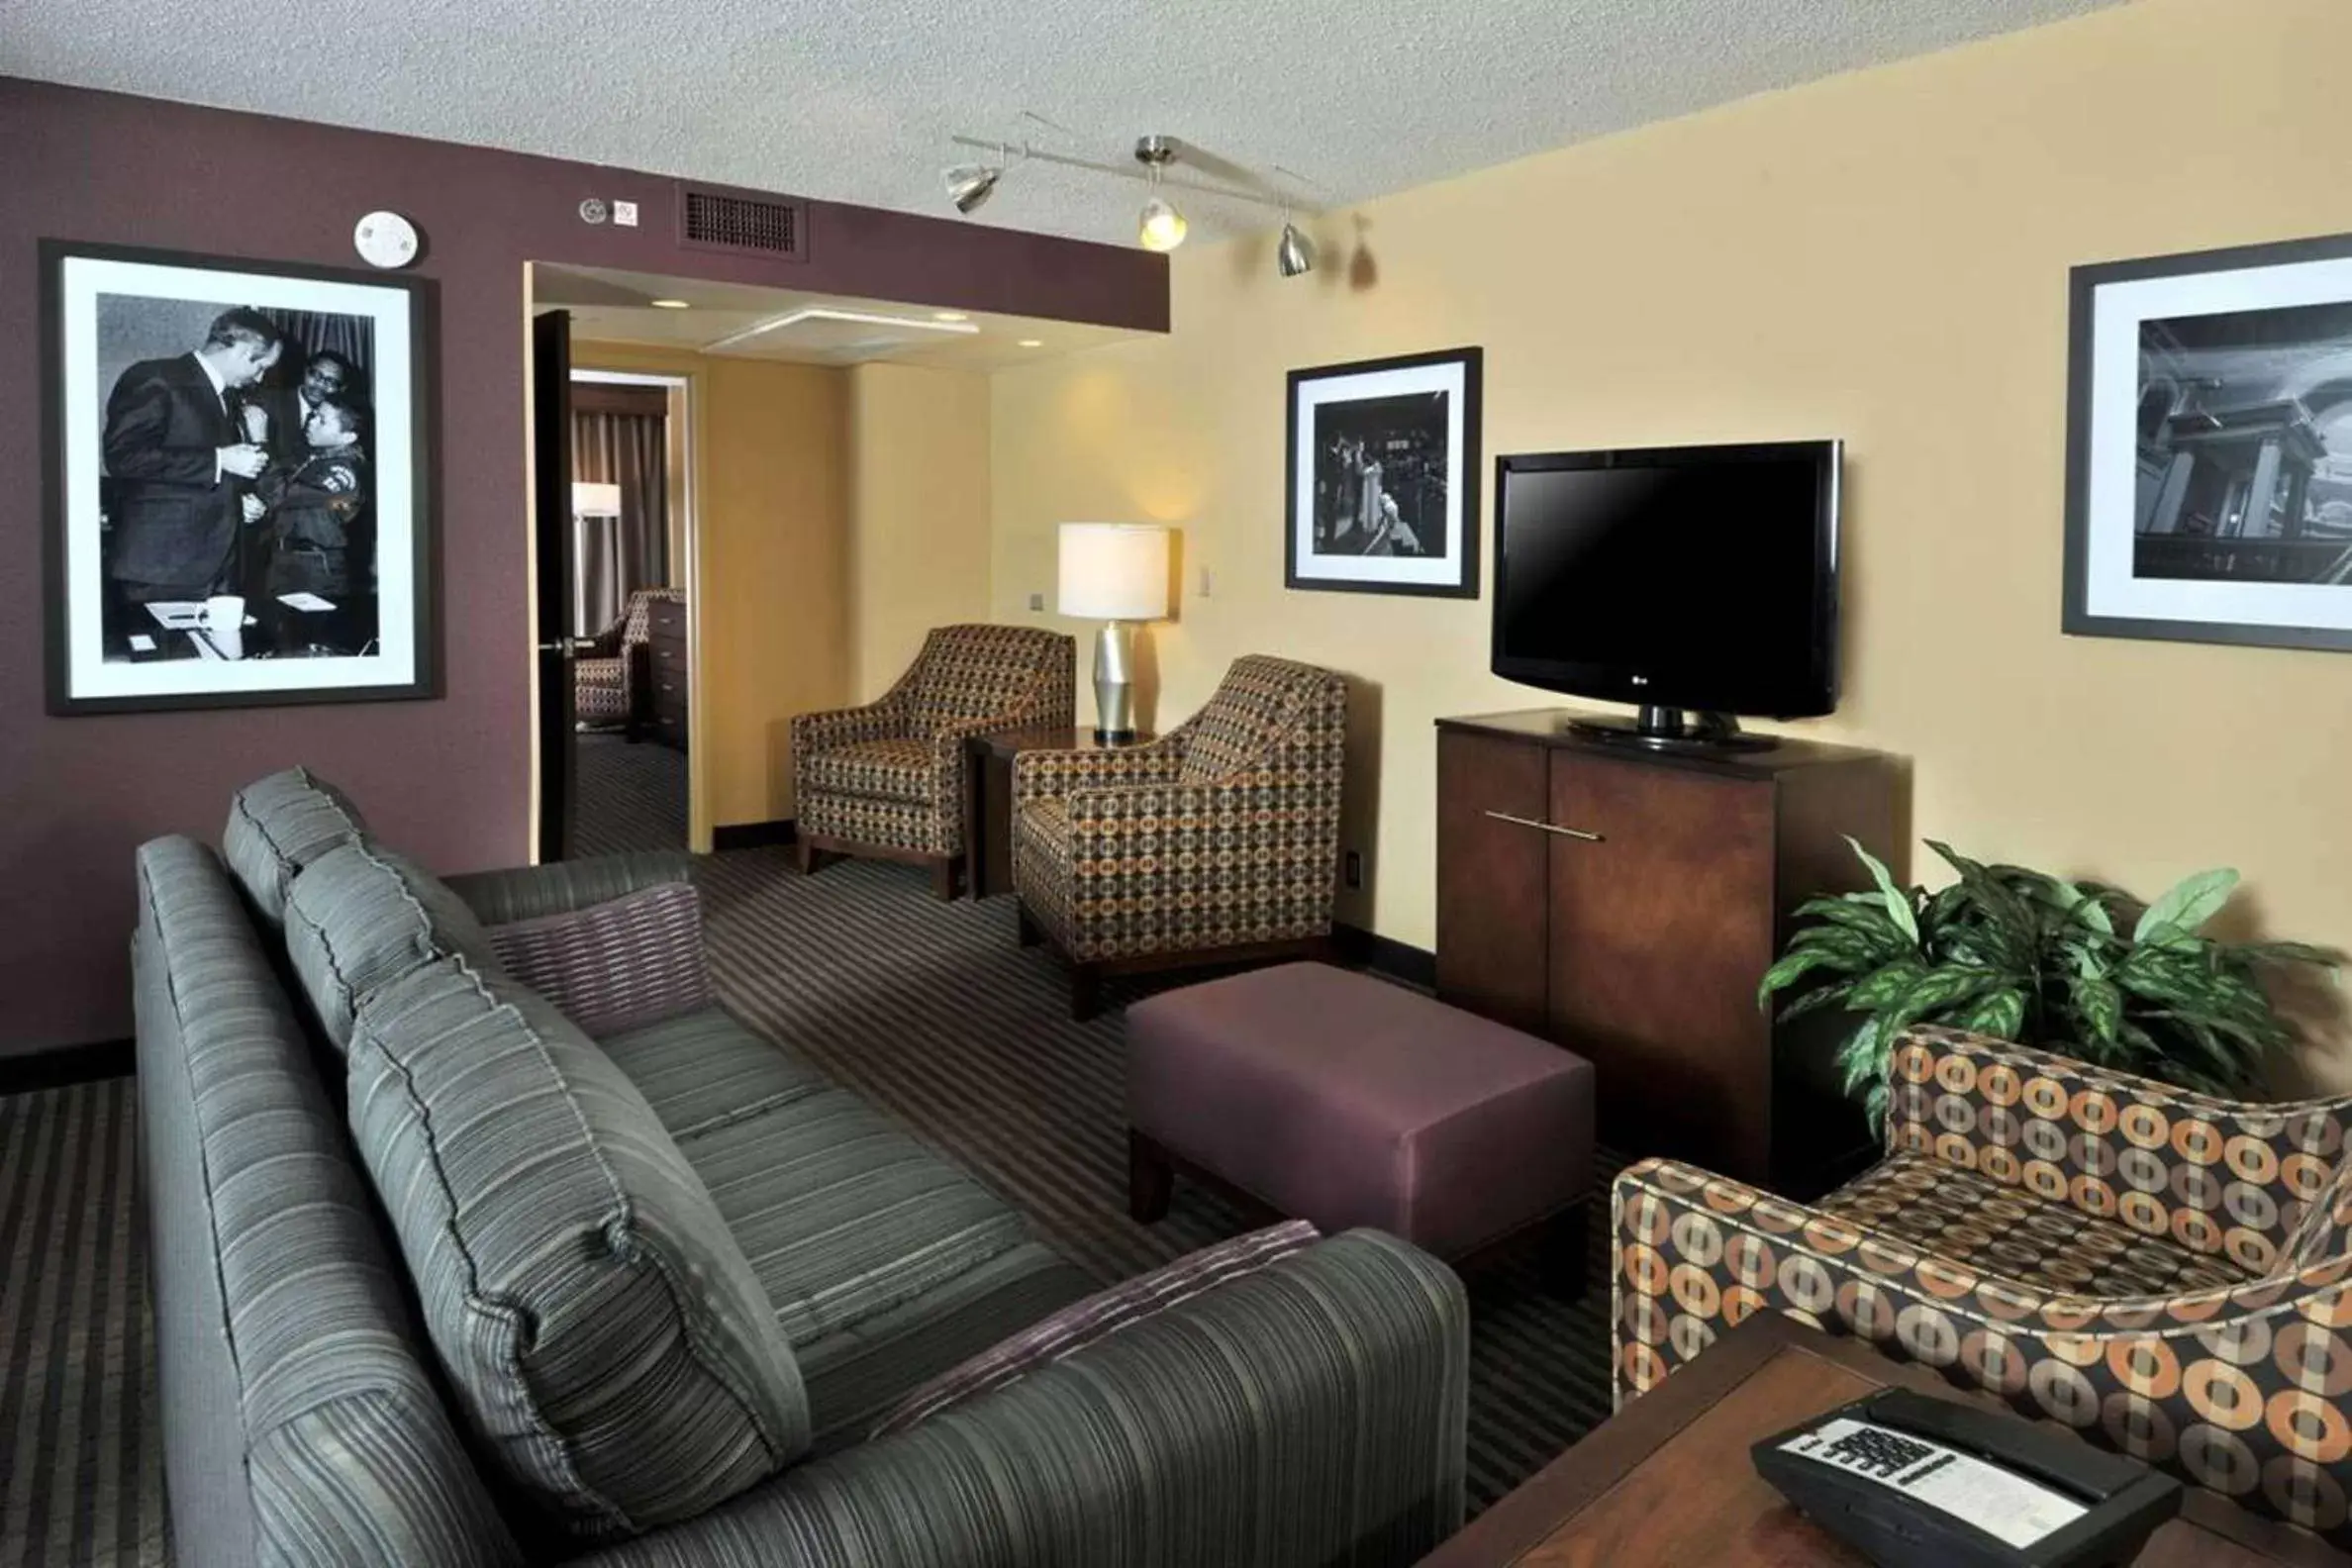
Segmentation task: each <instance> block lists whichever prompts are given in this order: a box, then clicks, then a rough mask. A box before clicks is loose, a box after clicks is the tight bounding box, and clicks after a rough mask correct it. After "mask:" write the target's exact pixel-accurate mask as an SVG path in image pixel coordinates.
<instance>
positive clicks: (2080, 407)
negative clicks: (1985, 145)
mask: <svg viewBox="0 0 2352 1568" xmlns="http://www.w3.org/2000/svg"><path fill="white" fill-rule="evenodd" d="M2314 261H2352V235H2332V236H2323V237H2318V238H2311V239H2303V240H2289V241H2280V242H2275V243H2271V244H2264V245H2235V246H2229V247H2225V248H2221V249H2212V250H2197V251H2187V252H2182V253H2179V254H2175V255H2163V256H2148V257H2141V258H2137V259H2131V260H2122V261H2107V262H2100V263H2096V264H2090V265H2084V266H2078V267H2075V268H2073V269H2072V271H2071V272H2070V273H2069V275H2068V323H2067V413H2066V550H2065V568H2064V604H2063V611H2062V615H2061V629H2062V630H2063V631H2064V632H2065V633H2066V634H2067V635H2068V636H2072V637H2127V638H2135V639H2143V640H2153V641H2181V642H2216V643H2227V644H2237V645H2241V646H2250V647H2278V648H2305V649H2320V650H2325V651H2332V652H2352V627H2341V628H2338V627H2325V626H2295V625H2280V624H2275V623H2269V622H2249V621H2245V620H2243V619H2233V618H2232V617H2230V616H2228V615H2225V614H2216V615H2215V616H2214V617H2212V618H2210V619H2195V620H2186V619H2182V618H2180V617H2178V616H2156V615H2148V616H2140V615H2116V614H2107V613H2095V612H2094V611H2093V610H2092V608H2091V601H2092V594H2093V572H2094V569H2095V568H2094V564H2093V554H2094V551H2093V539H2094V531H2095V530H2098V529H2101V528H2103V527H2105V528H2110V529H2111V528H2113V527H2114V524H2115V520H2114V518H2113V517H2112V516H2111V515H2110V516H2107V517H2095V516H2094V515H2093V495H2092V490H2093V483H2094V464H2095V463H2096V462H2098V461H2099V457H2098V455H2097V454H2096V453H2095V452H2094V450H2093V446H2094V437H2093V432H2094V427H2095V422H2096V419H2097V416H2098V412H2099V409H2100V407H2101V402H2102V400H2103V399H2105V398H2111V397H2114V396H2118V395H2122V394H2123V392H2124V390H2125V389H2122V388H2119V387H2117V386H2114V385H2107V386H2103V385H2101V384H2100V382H2099V365H2100V362H2101V356H2102V352H2103V349H2107V347H2108V345H2107V344H2106V343H2103V342H2102V341H2101V339H2100V336H2099V333H2100V323H2099V306H2100V293H2101V291H2102V290H2103V289H2107V288H2109V287H2112V286H2114V285H2118V284H2136V283H2143V282H2147V281H2150V280H2163V279H2171V278H2191V277H2199V276H2204V275H2209V274H2215V273H2237V272H2243V273H2254V274H2259V273H2260V272H2262V271H2263V270H2265V269H2269V268H2279V267H2295V266H2303V265H2305V264H2307V263H2310V262H2314ZM2247 283H2248V287H2250V288H2252V289H2255V290H2257V291H2258V290H2259V288H2260V285H2261V280H2260V279H2259V278H2258V277H2256V278H2250V279H2248V280H2247ZM2310 303H2311V302H2310V301H2307V300H2298V301H2295V302H2293V303H2285V302H2282V303H2280V304H2278V305H2275V306H2271V307H2267V308H2268V309H2272V310H2292V309H2302V308H2307V307H2308V305H2309V304H2310ZM2341 303H2342V304H2343V305H2345V306H2346V307H2347V308H2348V310H2352V283H2348V284H2347V286H2346V289H2345V291H2344V294H2343V299H2342V302H2341ZM2254 309H2255V310H2256V311H2261V310H2263V309H2265V307H2262V306H2259V305H2257V306H2255V307H2254ZM2209 314H2226V315H2231V316H2234V315H2238V314H2241V313H2240V312H2236V311H2232V312H2228V313H2209ZM2147 320H2148V321H2155V320H2157V318H2155V317H2153V316H2151V317H2149V318H2147ZM2135 325H2139V326H2142V327H2143V328H2144V326H2145V323H2144V322H2136V321H2135ZM2167 325H2169V324H2167ZM2110 379H2111V378H2110ZM2145 381H2146V372H2145V367H2144V365H2143V366H2142V373H2141V375H2140V376H2138V377H2135V380H2134V384H2133V386H2132V387H2131V388H2129V389H2128V391H2129V395H2131V396H2132V397H2133V398H2134V400H2135V417H2136V415H2137V412H2138V406H2139V404H2140V403H2141V401H2142V400H2144V399H2145V398H2146V397H2147V396H2148V395H2149V394H2148V389H2147V388H2146V386H2145V385H2144V383H2145ZM2167 418H2168V421H2169V419H2170V418H2171V416H2168V417H2167ZM2160 504H2161V498H2160ZM2125 521H2127V522H2132V523H2133V524H2134V527H2135V528H2136V522H2137V520H2136V519H2126V520H2125ZM2346 547H2347V549H2348V550H2352V539H2347V541H2346ZM2134 548H2135V550H2136V548H2137V542H2136V534H2135V540H2134ZM2135 575H2136V573H2135ZM2273 580H2274V581H2278V582H2285V583H2299V582H2300V581H2302V579H2296V578H2277V579H2273ZM2341 586H2343V589H2344V592H2345V595H2346V603H2347V605H2352V583H2346V584H2343V585H2341Z"/></svg>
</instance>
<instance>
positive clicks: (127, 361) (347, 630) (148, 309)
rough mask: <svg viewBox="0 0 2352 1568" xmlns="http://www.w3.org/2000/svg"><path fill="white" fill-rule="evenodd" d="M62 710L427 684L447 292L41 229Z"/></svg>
mask: <svg viewBox="0 0 2352 1568" xmlns="http://www.w3.org/2000/svg"><path fill="white" fill-rule="evenodd" d="M41 268H42V292H43V300H42V338H43V343H42V347H43V356H42V376H43V380H44V386H45V396H44V399H43V406H44V411H45V414H46V416H47V424H48V429H47V432H46V440H45V441H44V468H45V473H44V478H45V488H46V492H47V501H48V510H49V527H48V550H47V555H48V559H47V566H48V572H47V590H48V605H47V613H48V623H49V627H48V630H49V647H48V653H49V711H50V712H51V713H55V714H87V713H113V712H125V711H138V710H145V709H174V708H233V707H248V706H254V705H259V704H269V703H322V702H352V701H360V700H371V699H387V698H414V697H430V696H433V695H436V694H437V693H438V691H439V663H438V659H437V657H436V639H435V632H434V624H433V592H432V585H433V572H432V560H433V557H432V542H433V519H432V510H431V496H432V482H431V481H432V466H431V451H430V443H431V436H432V422H431V418H430V413H431V409H430V404H431V390H432V387H433V357H434V356H433V342H432V338H433V322H432V310H431V306H432V293H431V289H432V285H431V284H430V283H428V282H426V281H424V280H422V279H417V278H387V277H385V276H384V275H382V274H381V273H363V272H346V271H341V270H337V269H333V268H327V267H313V266H296V265H285V264H280V263H275V262H267V261H249V260H238V259H231V258H227V257H220V256H199V255H186V254H181V253H178V252H172V251H160V250H140V249H129V248H125V247H122V246H116V245H79V244H72V243H68V242H63V241H54V240H51V241H44V242H43V243H42V246H41Z"/></svg>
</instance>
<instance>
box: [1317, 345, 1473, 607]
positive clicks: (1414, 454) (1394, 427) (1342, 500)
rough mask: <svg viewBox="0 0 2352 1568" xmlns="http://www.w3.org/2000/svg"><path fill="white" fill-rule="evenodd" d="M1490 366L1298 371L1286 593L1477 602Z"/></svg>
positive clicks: (1436, 359) (1383, 365)
mask: <svg viewBox="0 0 2352 1568" xmlns="http://www.w3.org/2000/svg"><path fill="white" fill-rule="evenodd" d="M1480 360H1481V353H1480V350H1478V349H1476V348H1449V349H1447V350H1445V351H1444V352H1442V353H1426V354H1413V355H1409V356H1407V357H1405V358H1400V359H1371V360H1364V361H1362V362H1359V363H1356V364H1342V365H1325V366H1323V367H1322V368H1320V369H1314V370H1293V371H1292V372H1291V373H1290V465H1289V499H1288V503H1287V507H1286V514H1287V519H1288V539H1287V542H1286V544H1285V547H1284V571H1283V579H1282V580H1283V583H1284V584H1285V586H1288V587H1291V588H1324V589H1333V590H1337V591H1340V592H1346V593H1388V594H1433V595H1442V596H1444V597H1448V598H1457V599H1475V598H1477V597H1478V528H1479V519H1478V463H1479V457H1478V447H1479V416H1478V379H1479V368H1480Z"/></svg>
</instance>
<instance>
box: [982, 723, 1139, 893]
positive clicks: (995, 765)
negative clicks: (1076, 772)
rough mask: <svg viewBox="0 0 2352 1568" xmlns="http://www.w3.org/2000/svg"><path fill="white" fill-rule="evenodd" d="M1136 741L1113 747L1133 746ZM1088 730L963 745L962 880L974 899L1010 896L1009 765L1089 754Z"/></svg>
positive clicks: (1028, 733)
mask: <svg viewBox="0 0 2352 1568" xmlns="http://www.w3.org/2000/svg"><path fill="white" fill-rule="evenodd" d="M1153 738H1155V737H1154V736H1152V735H1147V734H1146V735H1136V736H1135V738H1134V739H1132V740H1121V741H1118V742H1116V746H1118V747H1125V746H1138V745H1144V744H1146V743H1148V742H1149V741H1151V740H1152V739H1153ZM1105 743H1106V742H1103V741H1098V740H1097V739H1095V735H1094V732H1093V731H1092V730H1064V729H1061V728H1059V727H1058V726H1056V727H1053V728H1049V729H1037V730H1009V731H1006V732H1004V733H1003V734H1001V735H973V736H972V737H971V738H970V739H968V740H966V741H965V742H964V876H965V880H966V883H967V885H968V886H969V887H970V888H971V892H972V897H974V898H976V899H982V898H991V897H994V896H995V895H996V894H999V893H1010V892H1012V891H1013V759H1014V758H1015V757H1017V756H1019V755H1021V753H1022V752H1024V751H1092V750H1094V749H1095V748H1096V747H1097V746H1098V745H1103V744H1105Z"/></svg>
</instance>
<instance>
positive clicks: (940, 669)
mask: <svg viewBox="0 0 2352 1568" xmlns="http://www.w3.org/2000/svg"><path fill="white" fill-rule="evenodd" d="M1077 664H1078V649H1077V644H1076V643H1074V642H1073V641H1071V639H1070V638H1069V637H1064V636H1063V635H1062V634H1060V633H1058V632H1046V631H1041V630H1039V629H1037V628H1033V627H1004V626H951V627H941V628H939V629H938V630H937V631H935V632H932V633H931V635H930V636H929V637H925V638H924V639H923V651H922V652H921V653H918V654H917V655H916V656H915V662H914V664H913V665H911V666H910V667H909V668H908V670H907V672H906V673H905V674H904V675H901V676H900V677H899V679H898V684H897V685H895V686H893V687H891V688H890V690H889V691H887V692H885V693H884V694H883V696H882V699H881V701H879V702H875V703H870V704H868V705H867V706H865V707H863V708H842V709H836V710H834V711H833V712H830V713H811V714H802V715H800V716H799V717H798V718H796V719H794V720H793V721H792V768H793V777H794V780H795V790H796V793H797V797H798V802H799V804H798V808H797V809H798V812H799V824H798V827H799V832H798V834H797V836H798V840H799V844H800V863H801V869H802V870H803V871H808V872H814V871H817V870H820V869H822V868H823V866H824V864H825V862H826V860H827V858H828V857H831V856H838V855H872V856H876V857H879V858H881V859H886V860H908V861H913V862H915V863H917V864H919V865H927V866H929V867H931V873H932V876H933V877H934V878H935V883H936V887H937V890H938V894H939V896H940V897H941V898H950V899H951V898H953V897H954V896H955V878H956V874H957V872H958V870H959V869H960V868H961V865H962V862H963V856H964V826H963V813H964V741H965V740H966V739H967V738H969V737H970V736H972V735H993V734H996V733H998V732H1000V731H1007V730H1029V729H1034V728H1037V727H1040V726H1045V727H1059V728H1061V729H1069V728H1071V727H1072V726H1074V725H1075V724H1076V723H1077V719H1076V717H1075V709H1076V699H1075V697H1074V695H1073V693H1074V691H1075V685H1076V671H1077Z"/></svg>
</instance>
